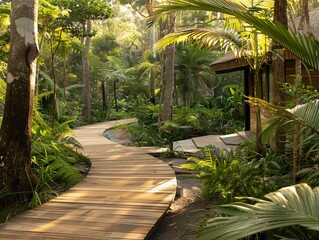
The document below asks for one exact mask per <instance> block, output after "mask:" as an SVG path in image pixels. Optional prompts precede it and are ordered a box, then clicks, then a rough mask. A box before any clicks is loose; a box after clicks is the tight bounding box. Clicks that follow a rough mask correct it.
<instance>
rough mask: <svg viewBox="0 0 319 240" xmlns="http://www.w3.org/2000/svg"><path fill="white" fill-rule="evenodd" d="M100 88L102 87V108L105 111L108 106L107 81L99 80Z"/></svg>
mask: <svg viewBox="0 0 319 240" xmlns="http://www.w3.org/2000/svg"><path fill="white" fill-rule="evenodd" d="M105 85H106V86H105ZM101 89H102V101H103V110H104V111H107V110H108V108H109V103H108V94H107V83H105V82H104V81H102V82H101Z"/></svg>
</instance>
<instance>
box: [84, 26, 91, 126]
mask: <svg viewBox="0 0 319 240" xmlns="http://www.w3.org/2000/svg"><path fill="white" fill-rule="evenodd" d="M91 29H92V26H91V20H88V21H87V31H88V32H91ZM90 44H91V37H90V36H87V37H86V38H85V54H84V55H83V56H82V72H83V79H82V82H83V85H84V87H83V103H84V117H85V119H86V121H87V122H91V118H92V116H91V96H90V76H89V61H88V55H89V51H90Z"/></svg>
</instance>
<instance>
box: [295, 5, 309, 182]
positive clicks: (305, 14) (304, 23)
mask: <svg viewBox="0 0 319 240" xmlns="http://www.w3.org/2000/svg"><path fill="white" fill-rule="evenodd" d="M300 4H301V18H300V22H299V26H298V31H301V32H302V31H303V30H304V29H305V30H306V31H307V32H308V33H309V34H310V32H309V31H310V18H309V8H308V0H303V1H302V2H301V3H300ZM295 68H296V80H295V88H296V99H295V101H296V106H297V105H299V104H301V92H300V87H301V83H302V63H301V60H300V59H296V64H295ZM300 131H301V125H300V123H299V122H296V123H295V129H294V144H293V157H292V159H293V163H292V165H293V173H292V175H293V178H292V183H293V184H296V183H297V182H298V179H299V171H300V153H301V149H300V148H301V146H300V144H301V140H300V138H301V134H300Z"/></svg>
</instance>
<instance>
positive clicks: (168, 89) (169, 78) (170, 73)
mask: <svg viewBox="0 0 319 240" xmlns="http://www.w3.org/2000/svg"><path fill="white" fill-rule="evenodd" d="M169 19H170V24H169V25H170V31H169V32H170V33H172V32H174V31H175V15H174V13H170V16H169ZM174 61H175V45H174V44H171V45H169V46H168V47H167V48H166V61H165V67H166V68H165V69H166V84H165V95H164V112H163V121H168V120H172V107H173V93H174Z"/></svg>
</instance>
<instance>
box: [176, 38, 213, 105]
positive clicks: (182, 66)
mask: <svg viewBox="0 0 319 240" xmlns="http://www.w3.org/2000/svg"><path fill="white" fill-rule="evenodd" d="M213 58H214V56H213V55H212V53H211V51H210V50H209V49H208V48H203V47H200V46H199V45H198V44H195V43H190V44H183V45H178V46H177V52H176V61H175V71H176V84H175V85H176V88H177V90H178V92H179V95H180V97H181V98H182V100H183V105H184V106H188V107H190V105H191V103H192V102H193V101H194V100H195V98H196V96H202V95H203V94H205V93H210V94H211V93H212V89H211V85H212V84H211V82H210V80H211V79H212V75H213V72H212V71H211V69H210V66H209V65H210V64H211V63H212V61H213Z"/></svg>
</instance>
